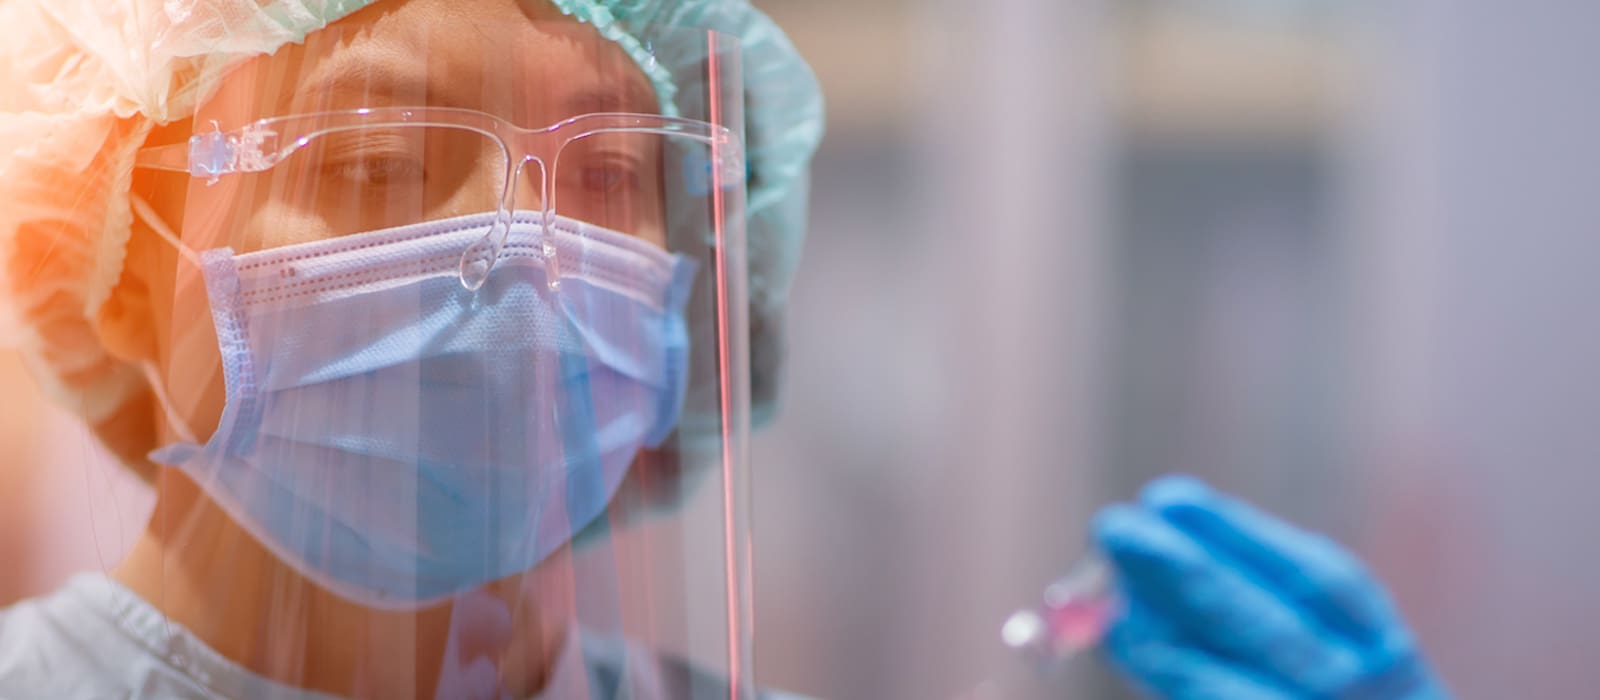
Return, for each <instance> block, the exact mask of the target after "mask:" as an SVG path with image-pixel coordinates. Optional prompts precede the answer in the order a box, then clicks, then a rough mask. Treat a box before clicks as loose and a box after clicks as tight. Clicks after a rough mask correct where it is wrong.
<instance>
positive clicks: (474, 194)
mask: <svg viewBox="0 0 1600 700" xmlns="http://www.w3.org/2000/svg"><path fill="white" fill-rule="evenodd" d="M652 34H653V35H654V36H657V37H665V38H664V39H656V40H654V41H653V42H652V44H651V45H649V46H642V45H639V44H638V43H637V42H633V43H632V44H630V43H629V42H628V41H627V40H625V37H624V40H618V39H617V38H616V37H611V38H608V37H607V36H602V33H601V32H600V31H597V30H596V29H595V28H594V27H593V26H590V25H588V24H583V23H579V22H577V21H575V20H572V19H570V18H567V17H564V16H562V15H561V14H560V13H558V12H556V11H555V10H553V9H550V8H547V7H543V6H528V5H526V4H525V5H524V6H520V7H519V6H518V4H516V3H513V2H509V1H507V2H484V3H471V4H462V3H447V2H432V1H430V0H411V1H410V2H402V3H378V4H377V5H374V6H373V7H371V8H368V9H366V10H363V11H360V12H357V13H355V14H353V15H351V16H349V17H347V18H346V19H344V20H341V21H339V22H337V23H334V24H332V25H330V26H329V27H327V28H325V29H322V30H319V31H317V32H314V33H313V34H311V35H310V36H308V37H307V38H306V39H305V41H304V42H303V43H301V44H292V45H288V46H285V47H284V48H282V49H281V50H279V51H278V52H277V53H276V54H274V55H272V56H266V57H260V58H256V59H252V60H250V61H248V62H245V63H243V64H241V65H240V67H238V68H237V69H236V70H234V71H232V72H231V73H229V74H228V75H227V77H226V78H225V79H224V80H223V81H222V82H221V84H220V85H219V86H218V87H217V89H216V90H215V91H214V93H213V94H212V95H211V96H210V97H209V98H208V99H206V100H205V101H203V102H202V103H201V104H200V106H199V107H198V108H197V110H196V111H195V114H194V120H193V124H194V128H193V132H192V134H193V135H192V137H190V138H189V139H188V140H187V141H186V142H183V143H175V144H170V145H164V146H155V147H152V148H149V149H147V150H146V151H144V152H143V153H141V155H140V164H141V166H144V167H152V168H158V169H165V170H172V171H181V172H185V173H188V174H189V176H190V177H189V180H188V183H187V196H186V198H185V200H184V202H183V207H182V220H181V226H174V227H173V228H178V229H180V230H177V231H169V232H170V234H171V236H172V237H175V238H177V239H178V240H177V241H175V243H177V244H178V247H177V248H175V250H176V251H177V254H176V255H175V256H173V260H172V261H171V262H172V267H171V271H170V273H168V274H167V275H166V277H165V278H166V279H170V280H171V288H170V289H169V290H156V293H155V296H156V297H157V298H158V299H169V300H170V313H158V314H157V317H158V319H163V318H164V319H166V322H167V328H165V329H163V331H162V332H161V333H159V334H158V335H159V336H161V339H160V341H159V345H160V347H159V349H158V351H157V354H158V355H159V357H161V358H162V359H161V362H160V365H161V367H160V370H159V375H160V377H161V380H162V384H163V385H164V386H163V387H162V388H163V389H164V391H162V392H161V393H162V394H164V396H163V403H164V404H166V408H167V413H168V414H169V421H168V422H169V423H170V424H171V426H172V427H171V430H170V433H171V434H169V435H167V436H166V438H167V439H166V440H165V442H167V443H168V444H167V446H166V447H164V448H162V449H160V450H158V451H157V452H156V453H155V454H154V455H153V458H154V459H155V460H156V461H157V462H160V463H162V464H165V465H167V466H169V467H172V468H171V469H167V470H164V471H165V474H164V476H163V479H162V489H163V491H162V494H161V499H160V503H159V504H158V508H157V512H156V514H155V519H156V520H155V530H157V531H159V532H160V533H161V538H162V539H163V543H164V547H163V552H164V553H163V560H162V561H163V564H162V576H163V581H164V583H163V586H162V591H163V592H162V597H163V598H164V599H163V600H155V601H152V602H153V603H155V604H156V605H157V607H159V608H161V609H162V610H163V611H165V612H166V613H167V614H168V615H169V617H170V618H172V619H173V620H175V621H177V622H180V623H181V624H182V625H183V626H184V627H185V628H186V629H189V630H190V631H192V632H193V633H194V634H196V635H197V636H199V637H200V638H201V640H202V641H205V642H206V643H207V644H208V645H209V646H211V647H212V648H214V649H215V650H217V651H218V652H220V653H221V654H222V655H223V656H225V657H227V658H228V659H230V660H231V661H233V662H236V663H238V664H240V665H242V666H244V667H245V668H246V669H248V670H250V671H252V672H254V673H256V674H259V675H261V676H264V677H266V678H268V679H270V680H271V681H272V682H274V683H278V684H281V685H282V686H284V687H288V688H296V689H301V688H304V689H310V690H314V691H319V692H325V693H329V694H332V695H336V696H357V697H384V698H390V697H441V698H443V697H450V698H455V697H486V698H500V697H529V696H534V695H536V694H539V696H540V697H612V694H613V693H618V692H623V693H626V692H631V693H633V695H632V697H662V698H677V697H696V698H698V697H708V698H709V697H730V696H734V697H747V696H751V695H752V687H751V685H750V681H751V674H750V671H749V664H748V659H749V649H750V639H749V615H748V613H749V610H748V607H749V602H748V594H747V591H748V581H747V578H746V577H747V575H748V574H747V566H746V561H745V557H746V554H747V547H748V542H747V530H746V518H747V510H746V509H747V504H746V500H745V499H746V491H747V479H746V472H747V464H746V461H747V451H746V438H747V432H748V423H749V417H748V415H747V414H748V405H749V387H748V376H749V368H748V357H747V356H748V343H749V339H748V332H749V330H748V323H747V320H746V317H747V298H746V290H745V270H746V266H745V259H744V254H745V253H744V251H745V247H744V221H745V217H744V211H743V207H744V196H745V193H744V187H745V161H744V156H743V153H742V145H741V144H742V113H741V106H742V100H743V93H742V88H741V78H740V75H739V60H738V49H737V46H736V42H735V40H733V39H731V38H729V37H726V36H723V35H719V34H716V33H713V32H707V31H704V30H688V29H685V30H681V31H676V32H652ZM136 206H138V207H140V208H141V209H148V205H146V204H144V203H143V202H138V203H136ZM146 214H147V215H148V216H149V217H150V218H152V219H159V218H160V217H158V216H156V215H154V213H151V212H146ZM153 227H155V228H159V226H158V225H153ZM159 322H160V321H159V320H158V324H159ZM680 662H686V663H687V664H690V665H692V666H694V667H696V670H690V669H689V668H688V667H687V666H682V665H680ZM624 687H627V688H631V691H628V690H620V689H621V688H624Z"/></svg>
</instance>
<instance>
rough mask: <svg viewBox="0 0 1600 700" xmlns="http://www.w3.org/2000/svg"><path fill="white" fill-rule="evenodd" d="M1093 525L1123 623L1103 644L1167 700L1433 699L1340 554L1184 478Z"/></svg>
mask: <svg viewBox="0 0 1600 700" xmlns="http://www.w3.org/2000/svg"><path fill="white" fill-rule="evenodd" d="M1140 501H1141V503H1140V505H1139V506H1128V505H1115V506H1111V507H1108V508H1106V509H1105V510H1104V511H1102V512H1101V513H1100V514H1099V515H1098V516H1096V518H1095V523H1094V537H1095V540H1096V543H1097V544H1098V546H1099V548H1100V550H1101V551H1102V552H1103V553H1104V554H1105V555H1106V559H1107V560H1108V561H1109V563H1110V566H1111V568H1112V569H1113V570H1114V572H1115V576H1116V578H1117V586H1118V589H1119V592H1120V593H1121V595H1122V596H1123V600H1124V602H1125V604H1126V609H1125V614H1124V616H1123V617H1122V619H1121V620H1120V621H1119V622H1117V623H1116V624H1115V626H1113V628H1112V629H1111V630H1110V632H1109V634H1108V635H1107V637H1106V639H1105V640H1104V642H1103V647H1104V649H1105V651H1106V653H1107V654H1108V655H1109V656H1110V658H1111V660H1112V661H1113V662H1114V663H1115V664H1116V665H1117V666H1118V667H1119V668H1120V669H1121V670H1122V671H1123V672H1124V673H1125V674H1126V675H1128V676H1130V677H1131V678H1132V679H1133V680H1135V681H1136V682H1137V683H1138V684H1139V685H1141V686H1143V687H1144V688H1145V689H1146V690H1148V691H1151V692H1152V693H1153V694H1154V695H1156V696H1158V697H1162V698H1173V699H1175V700H1200V699H1206V700H1213V699H1214V700H1267V699H1272V700H1285V699H1288V698H1338V699H1339V700H1446V699H1447V698H1448V697H1449V694H1448V693H1447V692H1446V691H1445V689H1444V687H1443V686H1442V685H1441V684H1440V683H1439V682H1438V681H1437V680H1436V678H1435V677H1434V675H1433V673H1432V672H1431V671H1430V670H1429V669H1428V667H1427V664H1426V662H1425V661H1424V659H1423V658H1422V656H1421V654H1420V652H1419V650H1418V649H1417V646H1416V641H1415V639H1414V638H1413V637H1412V635H1411V633H1410V631H1409V630H1407V628H1406V626H1405V623H1404V622H1403V621H1402V620H1401V619H1400V617H1399V614H1398V613H1397V611H1396V610H1395V608H1394V605H1393V603H1392V602H1391V601H1390V600H1389V597H1388V595H1387V593H1386V592H1385V591H1384V590H1383V589H1382V587H1381V586H1380V585H1379V584H1378V583H1377V582H1375V581H1374V580H1373V579H1372V577H1371V576H1370V575H1369V574H1368V573H1367V571H1366V569H1365V568H1364V567H1363V566H1362V565H1361V563H1360V562H1359V561H1357V560H1356V559H1355V558H1354V557H1353V556H1351V555H1350V554H1349V553H1348V552H1346V551H1344V550H1343V549H1341V548H1339V546H1338V545H1336V544H1334V543H1333V542H1332V541H1330V540H1328V539H1326V538H1323V537H1320V536H1317V535H1313V534H1310V533H1306V532H1303V531H1300V530H1298V529H1295V528H1293V527H1291V526H1289V525H1286V524H1284V523H1282V522H1280V521H1278V520H1276V519H1274V518H1272V517H1270V516H1267V515H1265V514H1263V513H1261V512H1259V511H1257V510H1255V509H1253V508H1250V507H1249V506H1246V505H1245V504H1243V503H1240V502H1238V501H1235V500H1232V499H1229V498H1227V497H1225V496H1222V495H1220V494H1218V493H1216V492H1215V491H1212V490H1211V489H1210V488H1208V487H1206V486H1205V485H1204V484H1202V483H1200V482H1199V481H1196V480H1194V479H1191V478H1185V477H1168V478H1165V479H1161V480H1158V481H1156V482H1153V483H1152V484H1151V485H1149V486H1148V487H1146V488H1145V490H1144V493H1143V494H1142V495H1141V498H1140Z"/></svg>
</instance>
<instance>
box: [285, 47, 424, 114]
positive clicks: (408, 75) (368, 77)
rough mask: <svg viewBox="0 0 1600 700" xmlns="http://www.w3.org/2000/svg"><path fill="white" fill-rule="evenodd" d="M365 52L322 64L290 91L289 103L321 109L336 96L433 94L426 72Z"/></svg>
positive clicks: (343, 56)
mask: <svg viewBox="0 0 1600 700" xmlns="http://www.w3.org/2000/svg"><path fill="white" fill-rule="evenodd" d="M365 53H366V52H352V53H346V54H343V55H341V56H340V57H339V58H337V59H335V60H334V61H332V62H330V63H329V64H324V65H323V66H322V67H320V68H319V70H318V71H317V77H316V78H315V79H313V80H312V81H311V83H310V84H308V85H306V86H305V87H303V88H301V89H298V90H295V91H294V93H293V94H292V95H291V96H290V99H289V103H290V104H291V105H304V104H307V100H309V104H311V105H316V106H318V107H323V106H326V105H327V104H328V103H329V102H330V101H331V99H332V98H334V97H337V96H339V95H348V96H350V97H365V96H368V95H373V94H383V95H391V96H392V95H396V94H419V95H431V94H433V93H434V92H435V91H434V90H432V89H431V87H432V86H431V85H430V84H429V81H428V77H427V72H426V71H425V70H417V69H415V68H413V67H412V66H414V65H415V64H414V63H411V64H408V65H407V66H406V67H401V66H397V65H395V64H394V63H393V62H391V61H382V60H378V61H374V60H369V59H368V57H367V56H365V55H364V54H365ZM363 106H364V105H363Z"/></svg>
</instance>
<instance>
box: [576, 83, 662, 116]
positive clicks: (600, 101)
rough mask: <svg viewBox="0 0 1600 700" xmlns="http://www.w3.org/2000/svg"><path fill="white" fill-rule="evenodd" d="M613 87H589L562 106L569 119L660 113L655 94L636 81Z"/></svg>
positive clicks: (652, 90) (617, 84)
mask: <svg viewBox="0 0 1600 700" xmlns="http://www.w3.org/2000/svg"><path fill="white" fill-rule="evenodd" d="M613 85H614V86H593V85H591V86H587V87H585V88H583V89H580V90H578V91H577V92H575V93H573V94H572V95H569V96H568V97H567V98H566V99H565V101H564V102H563V103H562V107H563V108H564V109H563V113H564V114H565V115H566V116H577V115H580V114H592V113H595V112H634V113H641V112H642V113H645V114H656V113H659V112H660V111H661V108H660V106H659V105H658V104H657V98H656V95H655V90H654V89H651V88H646V87H644V86H642V85H640V84H639V81H637V80H629V79H626V78H624V79H623V80H621V81H619V82H618V83H614V84H613Z"/></svg>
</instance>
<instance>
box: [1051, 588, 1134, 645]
mask: <svg viewBox="0 0 1600 700" xmlns="http://www.w3.org/2000/svg"><path fill="white" fill-rule="evenodd" d="M1043 612H1044V619H1045V628H1046V630H1047V634H1048V635H1049V639H1050V645H1051V646H1052V647H1054V648H1055V650H1056V652H1057V653H1061V652H1065V653H1069V654H1071V653H1076V652H1079V651H1082V650H1084V649H1087V648H1088V647H1092V646H1094V645H1095V644H1098V643H1100V637H1101V636H1103V635H1104V634H1105V632H1106V630H1107V629H1108V628H1110V627H1111V621H1112V620H1113V619H1114V618H1115V617H1116V614H1117V605H1116V601H1114V600H1113V599H1111V598H1110V597H1100V598H1094V597H1083V598H1072V599H1069V600H1066V601H1064V602H1063V603H1062V604H1061V605H1058V606H1056V607H1051V608H1045V609H1044V611H1043Z"/></svg>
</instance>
